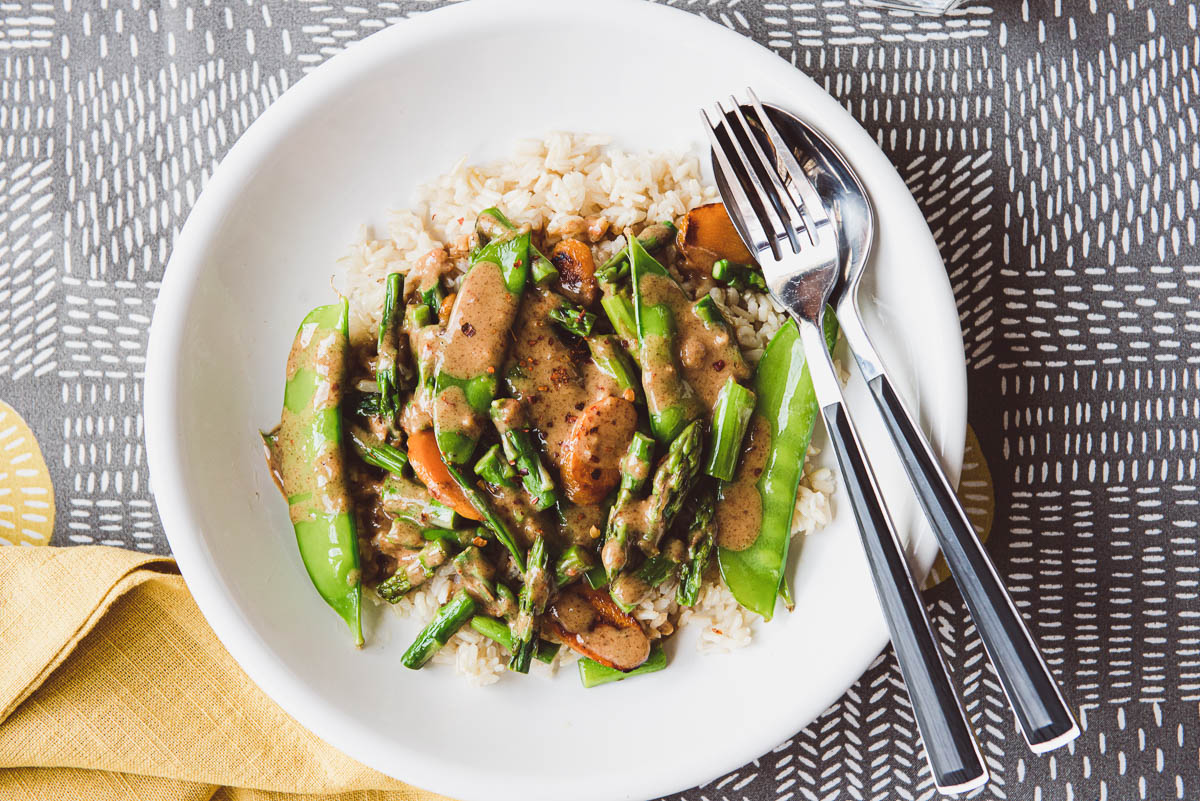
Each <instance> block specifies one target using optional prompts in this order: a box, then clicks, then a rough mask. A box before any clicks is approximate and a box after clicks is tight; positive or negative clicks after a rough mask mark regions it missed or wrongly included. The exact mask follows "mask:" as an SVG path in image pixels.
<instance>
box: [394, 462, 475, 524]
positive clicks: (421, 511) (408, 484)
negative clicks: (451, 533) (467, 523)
mask: <svg viewBox="0 0 1200 801" xmlns="http://www.w3.org/2000/svg"><path fill="white" fill-rule="evenodd" d="M380 503H381V504H382V505H383V509H384V511H385V512H387V513H388V514H391V515H394V516H396V517H403V518H404V519H405V520H409V521H412V522H413V523H416V524H417V525H418V526H425V527H430V528H445V529H451V528H454V527H455V525H456V524H457V523H459V522H460V520H461V518H459V516H458V515H457V514H456V513H455V511H454V510H453V509H451V508H450V507H449V506H445V505H443V504H441V503H440V502H438V501H435V500H434V499H433V496H432V495H430V494H429V490H427V489H425V487H423V486H421V485H420V484H418V483H417V482H415V481H409V480H408V479H406V478H400V477H399V476H394V475H389V476H388V477H387V478H386V479H384V482H383V487H382V489H381V490H380Z"/></svg>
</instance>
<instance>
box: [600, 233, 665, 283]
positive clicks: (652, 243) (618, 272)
mask: <svg viewBox="0 0 1200 801" xmlns="http://www.w3.org/2000/svg"><path fill="white" fill-rule="evenodd" d="M678 232H679V229H678V228H676V227H675V223H673V222H671V221H670V220H663V221H662V222H660V223H656V224H654V225H651V226H650V227H648V228H647V229H646V230H645V231H642V233H641V235H639V236H638V238H637V242H638V244H639V245H641V246H642V248H644V249H645V250H657V249H658V248H660V247H663V246H664V245H667V244H669V243H670V242H671V240H673V239H674V238H675V234H676V233H678ZM627 275H629V245H626V246H625V247H623V248H621V249H620V250H618V251H617V252H616V253H614V254H613V255H612V256H610V257H609V258H608V261H606V262H604V264H601V265H600V269H599V270H597V271H596V278H597V280H599V281H600V282H601V283H605V284H612V283H615V282H617V281H619V280H621V279H622V278H624V277H625V276H627Z"/></svg>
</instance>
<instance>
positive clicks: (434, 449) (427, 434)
mask: <svg viewBox="0 0 1200 801" xmlns="http://www.w3.org/2000/svg"><path fill="white" fill-rule="evenodd" d="M408 463H409V464H411V465H412V469H413V472H414V473H416V474H417V478H419V479H420V480H421V483H422V484H424V485H425V487H426V488H427V489H428V490H429V494H430V495H432V496H433V497H434V498H435V499H436V500H437V501H438V502H440V503H443V504H445V505H446V506H449V507H450V508H451V509H453V510H454V511H456V512H458V513H459V514H460V515H462V516H463V517H465V518H467V519H468V520H482V519H483V515H481V514H479V512H478V511H476V509H475V507H474V506H472V505H471V502H470V501H469V500H467V496H466V494H464V493H463V491H462V487H460V486H458V482H457V481H455V480H454V476H452V475H450V471H449V470H447V469H446V463H445V462H443V461H442V454H441V452H440V451H439V450H438V446H437V438H436V437H434V435H433V431H432V430H430V429H426V430H425V431H417V432H415V433H413V434H409V435H408Z"/></svg>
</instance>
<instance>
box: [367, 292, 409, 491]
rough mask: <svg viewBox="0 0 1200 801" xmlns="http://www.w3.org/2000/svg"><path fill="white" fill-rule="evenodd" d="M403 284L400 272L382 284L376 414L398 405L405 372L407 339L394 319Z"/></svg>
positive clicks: (390, 413)
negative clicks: (378, 408) (378, 400)
mask: <svg viewBox="0 0 1200 801" xmlns="http://www.w3.org/2000/svg"><path fill="white" fill-rule="evenodd" d="M403 284H404V276H402V275H401V274H400V273H391V274H390V275H388V277H387V280H386V282H385V283H384V293H383V315H382V316H381V317H380V319H379V341H378V354H379V355H378V356H377V358H376V360H375V383H377V384H378V385H379V397H380V413H381V414H383V415H385V416H387V417H389V418H391V417H393V416H394V415H395V414H396V412H397V411H398V410H399V408H400V380H401V377H402V372H401V371H402V368H403V372H404V373H407V367H408V365H407V358H406V357H407V350H408V339H407V338H406V337H402V336H400V325H399V322H400V321H399V319H397V318H398V317H399V316H400V312H401V311H402V310H403V308H404V307H403V306H402V305H401V298H400V294H401V292H402V287H403ZM402 361H403V363H402ZM385 469H386V468H385Z"/></svg>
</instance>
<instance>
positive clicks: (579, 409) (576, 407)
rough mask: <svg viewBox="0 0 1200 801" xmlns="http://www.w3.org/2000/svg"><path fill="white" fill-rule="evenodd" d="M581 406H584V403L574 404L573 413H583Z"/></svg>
mask: <svg viewBox="0 0 1200 801" xmlns="http://www.w3.org/2000/svg"><path fill="white" fill-rule="evenodd" d="M583 406H584V403H583V401H580V402H579V403H577V404H575V411H577V412H582V411H583Z"/></svg>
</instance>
